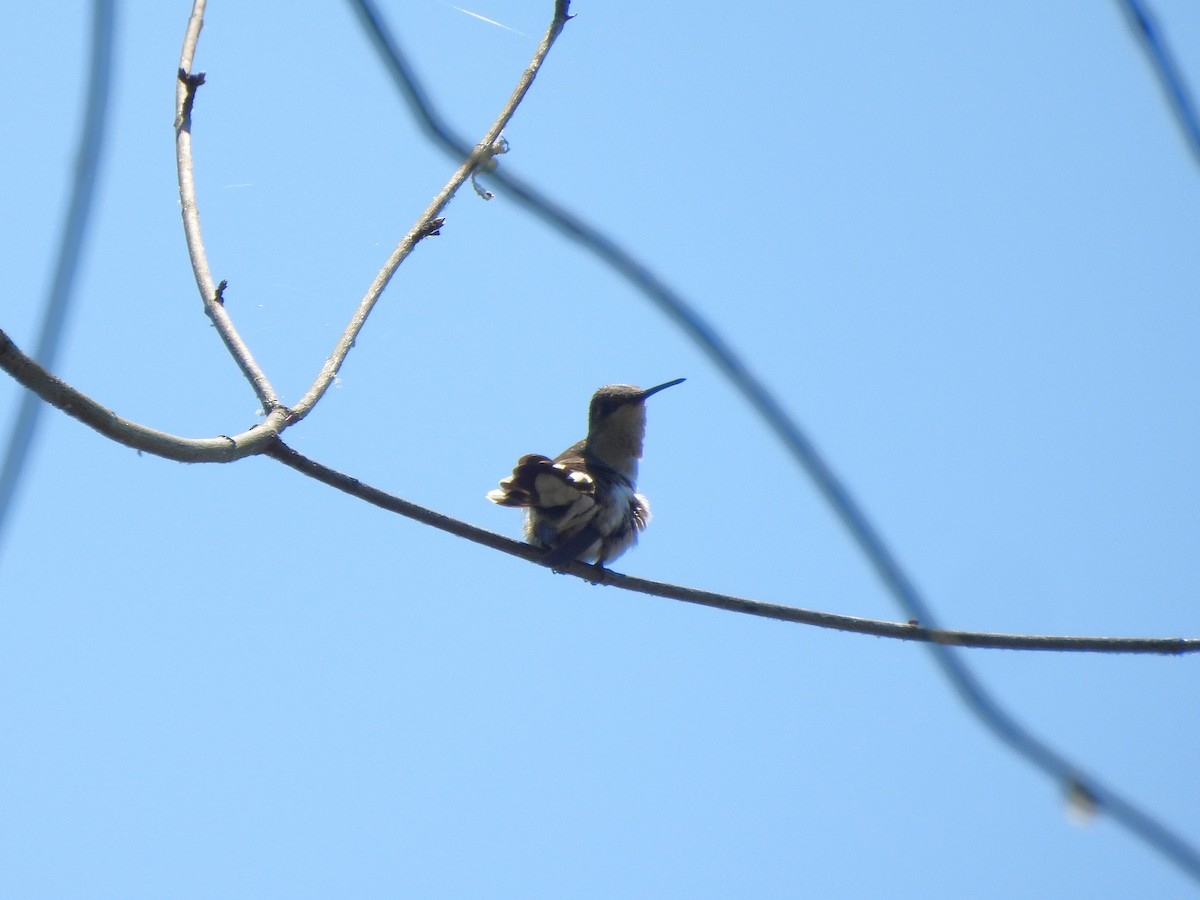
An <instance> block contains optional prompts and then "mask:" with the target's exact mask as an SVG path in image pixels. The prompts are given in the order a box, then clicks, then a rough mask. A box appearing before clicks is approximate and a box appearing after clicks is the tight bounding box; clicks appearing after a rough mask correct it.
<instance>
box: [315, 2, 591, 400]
mask: <svg viewBox="0 0 1200 900" xmlns="http://www.w3.org/2000/svg"><path fill="white" fill-rule="evenodd" d="M357 9H358V10H359V12H360V14H361V15H362V16H364V17H366V18H367V19H368V20H369V19H370V18H371V17H373V16H374V15H375V13H374V11H373V10H372V9H371V8H370V7H369V6H366V5H364V4H358V5H357ZM567 18H568V16H567V9H566V4H565V3H559V4H557V5H556V7H555V11H554V17H553V19H552V20H551V22H550V25H549V27H548V28H547V29H546V34H545V36H544V37H543V38H542V42H541V44H539V45H538V48H537V50H536V51H535V52H534V54H533V59H532V60H531V61H530V63H529V66H528V67H527V68H526V69H525V71H524V72H523V73H522V74H521V77H520V79H519V80H518V81H517V86H516V88H515V89H514V90H513V93H512V96H511V97H509V98H508V102H507V103H506V104H505V105H504V108H503V109H502V110H501V111H500V115H499V116H497V117H496V121H495V122H493V123H492V127H491V128H489V129H488V130H487V133H486V134H485V135H484V136H483V140H482V141H480V142H479V143H478V144H477V145H476V146H475V148H474V149H471V150H465V151H464V152H463V153H462V154H461V155H460V158H462V157H465V159H464V161H463V162H462V164H461V165H460V166H459V167H458V169H457V170H456V171H455V173H454V174H453V175H452V176H451V178H450V180H449V181H448V182H447V183H446V186H445V187H443V188H442V189H441V191H439V192H438V194H437V195H436V196H435V197H434V198H433V202H432V203H430V204H429V206H428V208H426V210H425V212H423V213H422V214H421V217H420V218H419V219H417V222H416V224H415V225H413V227H412V228H411V229H409V231H408V234H406V235H405V236H404V238H403V239H402V240H401V241H400V243H399V244H398V245H397V246H396V249H395V250H393V251H392V254H391V256H389V257H388V258H387V261H386V262H385V263H384V264H383V268H381V269H380V270H379V274H377V275H376V276H375V280H374V281H372V282H371V286H370V287H369V288H367V292H366V294H365V295H364V296H363V298H362V300H361V302H360V303H359V304H358V308H357V309H356V310H355V311H354V315H353V316H351V318H350V322H349V324H348V325H347V326H346V330H345V331H344V332H343V333H342V336H341V337H340V338H339V339H338V342H337V344H336V345H335V346H334V348H333V353H332V354H330V356H329V358H328V359H327V360H325V365H324V366H322V367H321V371H320V373H319V374H318V375H317V378H316V380H315V381H314V382H313V384H312V386H311V387H310V388H309V389H308V392H307V393H305V395H304V396H303V397H301V398H300V400H299V402H298V403H296V404H295V405H294V406H292V408H291V412H292V421H298V420H299V419H302V418H304V417H305V416H306V415H308V413H309V412H310V411H311V410H312V408H313V407H314V406H315V405H316V403H317V401H318V400H320V399H321V397H322V396H324V394H325V392H326V391H327V390H328V389H329V386H330V384H332V383H333V379H334V378H335V377H336V376H337V373H338V370H339V369H341V367H342V363H344V362H345V360H346V356H347V355H348V354H349V353H350V350H351V349H352V348H353V347H354V342H355V340H357V338H358V335H359V332H361V331H362V329H363V326H364V325H365V324H366V321H367V317H368V316H369V315H370V314H371V310H372V309H374V308H375V304H376V303H377V302H378V301H379V298H380V296H381V295H382V294H383V291H384V288H386V287H387V286H388V282H389V281H391V280H392V276H393V275H395V274H396V270H397V269H398V268H399V267H400V264H401V263H403V262H404V260H405V259H406V258H407V257H408V255H409V254H410V253H411V252H412V250H413V248H414V247H415V246H416V245H417V244H418V243H419V242H420V241H421V239H422V238H424V237H426V236H427V235H428V234H430V232H431V230H435V229H436V226H434V225H433V223H434V221H435V220H436V219H437V218H438V215H439V214H440V213H441V211H442V210H443V209H445V207H446V204H447V203H449V202H450V200H451V198H453V196H454V194H455V193H456V192H457V191H458V189H459V188H460V187H462V185H463V183H464V182H465V181H466V180H467V179H468V178H470V177H471V173H472V172H474V171H475V170H476V169H477V168H479V167H480V166H482V165H484V164H486V163H487V162H489V161H490V160H491V158H492V156H493V155H494V154H495V152H496V147H497V146H498V145H499V141H500V139H501V138H500V136H501V133H502V132H503V131H504V129H505V127H506V126H507V125H508V123H509V121H510V120H511V119H512V117H513V115H514V114H515V113H516V111H517V107H518V106H520V104H521V101H522V100H523V99H524V98H525V95H526V93H528V91H529V88H530V87H531V86H532V85H533V80H534V78H535V77H537V73H538V70H539V69H541V67H542V63H543V62H545V60H546V56H547V55H548V54H549V53H550V48H551V47H553V46H554V41H555V39H556V38H557V37H558V35H559V33H560V32H561V31H562V28H563V25H564V24H565V23H566V21H567ZM376 33H379V32H376Z"/></svg>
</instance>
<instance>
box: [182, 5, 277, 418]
mask: <svg viewBox="0 0 1200 900" xmlns="http://www.w3.org/2000/svg"><path fill="white" fill-rule="evenodd" d="M204 6H205V0H195V3H194V4H193V6H192V14H191V17H190V18H189V19H188V25H187V31H186V32H185V34H184V38H183V51H182V52H181V53H180V56H179V74H178V80H177V83H176V85H175V168H176V171H177V173H178V178H179V208H180V212H181V213H182V215H183V233H184V236H185V237H186V238H187V246H188V256H190V257H191V261H192V272H193V273H195V276H196V287H197V288H198V289H199V291H200V300H201V302H202V303H203V304H204V313H205V315H207V316H208V317H209V319H211V320H212V323H213V325H214V326H215V327H216V329H217V334H219V335H220V336H221V340H222V341H224V342H225V347H226V349H227V350H228V351H229V355H230V356H232V357H233V359H234V361H235V362H236V363H237V365H238V368H240V369H241V370H242V374H243V375H245V376H246V380H247V381H249V382H250V385H251V386H252V387H253V388H254V393H255V394H256V395H258V399H259V402H260V403H262V406H263V411H264V412H266V413H268V414H269V413H271V412H273V411H274V410H275V409H276V408H278V407H279V406H280V405H281V404H280V402H279V397H278V395H277V394H276V393H275V388H274V387H272V386H271V382H270V380H269V379H268V378H267V376H266V373H265V372H263V370H262V368H261V367H260V366H259V365H258V363H257V362H256V361H255V359H254V354H252V353H251V352H250V348H249V347H248V346H246V342H245V341H243V340H242V336H241V335H240V334H238V330H237V328H235V327H234V324H233V320H232V319H231V318H230V316H229V313H228V312H226V310H225V306H224V304H223V303H221V302H218V301H219V297H218V294H217V286H216V284H215V283H214V282H213V278H212V273H211V271H210V270H209V267H208V254H207V253H206V252H205V250H204V238H203V237H202V236H201V234H200V211H199V209H198V208H197V206H196V181H195V177H194V174H193V172H194V169H193V165H192V108H193V106H194V104H195V100H196V90H197V89H198V88H199V87H200V85H202V84H203V83H204V74H203V73H199V74H194V73H193V72H192V62H193V60H194V58H195V55H196V44H197V42H198V41H199V40H200V29H201V28H203V27H204Z"/></svg>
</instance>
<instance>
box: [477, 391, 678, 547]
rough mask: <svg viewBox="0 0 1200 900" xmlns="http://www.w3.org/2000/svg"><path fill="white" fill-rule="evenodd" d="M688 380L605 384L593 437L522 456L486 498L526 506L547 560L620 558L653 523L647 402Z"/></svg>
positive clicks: (595, 408) (591, 420)
mask: <svg viewBox="0 0 1200 900" xmlns="http://www.w3.org/2000/svg"><path fill="white" fill-rule="evenodd" d="M684 380H685V379H683V378H676V379H675V380H674V381H668V382H667V383H666V384H660V385H656V386H655V387H652V388H645V389H642V388H639V387H634V386H633V385H632V384H608V385H605V386H604V387H602V388H600V390H598V391H596V393H595V394H593V395H592V402H591V405H590V406H589V407H588V431H587V437H585V438H584V439H583V440H582V441H580V442H579V443H577V444H572V445H571V446H570V447H568V448H567V449H566V450H564V451H563V452H562V453H560V454H558V456H556V457H554V459H549V458H547V457H545V456H541V455H539V454H536V453H531V454H528V455H526V456H522V457H521V458H520V459H519V460H518V461H517V466H516V468H514V469H513V473H512V475H510V476H508V477H507V478H505V479H504V480H503V481H501V482H500V487H498V488H496V489H495V490H492V491H489V492H488V495H487V498H488V499H489V500H491V501H492V502H493V503H498V504H499V505H501V506H518V507H522V508H524V510H525V540H526V541H528V542H529V543H530V544H532V545H533V546H535V547H544V548H545V549H546V550H547V553H546V558H545V560H544V561H545V562H546V563H547V564H548V565H551V566H557V565H562V564H563V563H567V562H570V561H571V560H575V559H578V560H582V561H583V562H594V563H596V565H599V566H603V565H604V564H605V563H607V562H608V561H610V560H613V559H616V558H617V557H618V556H620V555H621V554H622V553H624V552H625V551H626V550H628V549H629V548H630V547H632V546H633V545H634V544H636V543H637V536H638V532H639V531H641V530H642V529H643V528H645V527H646V523H647V522H649V521H650V504H649V503H648V502H647V501H646V498H645V497H643V496H642V495H641V494H639V493H637V475H638V460H639V459H641V458H642V440H643V439H644V438H645V436H646V400H647V398H649V397H650V396H652V395H653V394H657V393H658V392H659V391H661V390H664V389H666V388H669V387H673V386H675V385H677V384H679V383H680V382H682V381H684Z"/></svg>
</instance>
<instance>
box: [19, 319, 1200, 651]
mask: <svg viewBox="0 0 1200 900" xmlns="http://www.w3.org/2000/svg"><path fill="white" fill-rule="evenodd" d="M0 369H3V370H4V371H5V372H7V373H8V374H10V375H11V376H12V377H13V378H14V379H16V380H17V381H18V382H20V383H21V384H22V385H24V386H25V387H27V388H29V390H31V391H33V392H34V393H36V394H37V395H38V396H39V397H41V398H42V399H43V400H45V401H46V402H47V403H49V404H51V405H52V406H55V407H57V408H59V409H61V410H62V411H63V412H65V413H66V414H67V415H69V416H72V417H74V418H76V419H78V420H79V421H80V422H82V423H83V424H85V425H87V426H89V427H90V428H93V429H95V430H96V431H98V432H100V433H101V434H103V435H104V436H105V437H108V438H111V439H112V440H114V441H116V442H117V443H120V444H124V445H125V446H127V447H132V448H134V449H135V450H139V451H143V452H145V453H152V454H154V455H155V456H162V457H165V458H166V459H173V460H176V461H177V462H197V463H201V462H207V463H225V462H233V461H234V460H238V459H243V458H245V457H247V456H254V455H263V456H269V457H271V458H272V459H274V460H277V461H278V462H281V463H283V464H284V465H285V466H288V467H290V468H292V469H295V470H296V471H298V472H300V473H302V474H304V475H307V476H309V477H310V478H313V479H315V480H316V481H320V482H322V483H323V484H327V485H329V486H330V487H334V488H337V489H338V490H339V491H342V492H344V493H347V494H349V495H351V496H352V497H357V498H359V499H360V500H365V501H366V502H368V503H371V504H373V505H374V506H378V507H380V508H381V509H386V510H388V511H389V512H394V513H398V514H400V515H402V516H405V517H407V518H410V519H413V520H414V521H417V522H421V523H422V524H425V525H430V526H432V527H434V528H437V529H439V530H441V531H445V532H447V533H448V534H453V535H456V536H458V537H461V538H466V539H467V540H469V541H472V542H474V543H476V544H482V545H483V546H485V547H490V548H492V549H493V550H499V551H500V552H501V553H507V554H508V555H510V556H516V557H519V558H520V559H524V560H528V561H529V562H534V563H539V564H541V565H545V564H546V563H545V559H546V552H545V551H544V550H542V549H539V548H537V547H533V546H530V545H529V544H525V543H522V542H521V541H514V540H513V539H511V538H508V537H505V536H504V535H502V534H496V533H495V532H494V531H488V530H486V529H484V528H479V527H477V526H475V525H471V524H468V523H467V522H463V521H461V520H459V519H454V518H451V517H450V516H446V515H443V514H441V513H439V512H435V511H433V510H431V509H426V508H425V507H423V506H418V505H417V504H415V503H411V502H409V501H408V500H404V499H402V498H400V497H397V496H395V495H394V494H389V493H387V492H386V491H382V490H380V489H379V488H376V487H372V486H371V485H369V484H365V483H363V482H362V481H360V480H358V479H357V478H354V477H352V476H350V475H346V474H344V473H342V472H338V471H337V470H335V469H331V468H329V467H328V466H325V465H322V464H321V463H319V462H316V461H315V460H312V459H309V458H308V457H306V456H304V455H302V454H300V453H297V452H296V451H295V450H293V449H292V448H291V447H288V446H287V445H286V444H284V443H283V442H282V441H281V440H279V439H278V435H279V432H280V430H281V429H282V428H283V427H284V424H285V419H286V417H287V410H285V409H283V408H278V409H276V410H274V411H272V412H271V414H270V415H268V416H267V420H266V421H265V422H264V423H263V424H261V425H258V426H256V427H254V428H251V429H250V430H248V431H245V432H242V433H241V434H236V435H233V436H226V435H219V436H217V437H211V438H184V437H178V436H176V435H173V434H167V433H166V432H163V431H156V430H155V429H153V428H148V427H146V426H145V425H139V424H138V423H136V422H131V421H129V420H128V419H123V418H121V417H120V416H118V415H117V414H116V413H114V412H113V411H112V410H110V409H108V408H106V407H104V406H101V405H100V404H99V403H97V402H96V401H95V400H93V399H91V398H90V397H88V396H86V395H84V394H82V393H80V392H79V391H77V390H76V389H75V388H73V387H71V386H70V385H68V384H66V383H65V382H63V381H62V380H61V379H59V378H56V377H55V376H54V375H51V374H50V373H49V372H47V371H46V370H45V369H44V368H42V367H41V366H39V365H38V364H37V363H36V362H34V361H33V360H32V359H30V358H29V357H28V356H26V355H25V354H23V353H22V352H21V351H20V350H19V349H18V348H17V346H16V345H15V344H14V343H13V342H12V340H10V339H9V337H8V335H6V334H5V333H4V332H3V331H0ZM559 571H562V572H563V573H564V574H568V575H574V576H575V577H577V578H581V579H583V580H584V581H589V582H592V583H593V584H605V585H609V586H611V587H617V588H621V589H622V590H627V591H634V592H636V593H640V594H649V595H651V596H655V597H665V598H667V599H670V600H682V601H683V602H685V603H696V604H699V605H701V606H710V607H712V608H714V609H723V610H726V611H727V612H736V613H744V614H747V615H752V616H762V617H763V618H767V619H776V620H778V621H781V622H795V623H797V624H801V625H815V626H816V627H818V628H831V629H834V630H837V631H848V632H852V633H855V634H869V635H874V636H876V637H884V638H893V639H898V640H905V641H920V642H924V643H931V644H944V645H953V646H957V647H972V648H993V649H1005V650H1058V651H1073V652H1081V651H1090V652H1095V653H1123V654H1130V653H1137V654H1163V655H1183V654H1188V653H1197V652H1200V638H1120V637H1116V638H1114V637H1071V636H1057V635H1025V634H996V633H989V632H977V631H950V630H945V629H934V628H926V627H923V626H922V625H920V624H919V623H899V622H886V621H882V620H879V619H863V618H859V617H857V616H843V615H838V614H837V613H827V612H819V611H816V610H809V609H802V608H800V607H796V606H784V605H782V604H778V603H767V602H765V601H762V600H750V599H747V598H745V597H735V596H732V595H730V594H718V593H715V592H713V591H704V590H700V589H698V588H689V587H683V586H681V585H675V584H666V583H664V582H661V581H650V580H649V579H645V578H637V577H634V576H632V575H623V574H621V573H620V572H614V571H612V570H610V569H604V568H600V567H598V566H590V565H587V564H586V563H581V562H572V563H568V564H567V565H566V566H563V567H562V568H561V569H560V570H559Z"/></svg>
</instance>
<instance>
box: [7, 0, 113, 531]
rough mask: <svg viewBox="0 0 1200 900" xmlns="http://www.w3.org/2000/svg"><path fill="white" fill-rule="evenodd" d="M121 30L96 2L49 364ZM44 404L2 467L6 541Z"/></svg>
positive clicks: (30, 410)
mask: <svg viewBox="0 0 1200 900" xmlns="http://www.w3.org/2000/svg"><path fill="white" fill-rule="evenodd" d="M115 30H116V0H97V2H96V3H94V4H93V15H92V43H91V58H90V62H89V64H88V73H87V81H86V84H87V99H86V101H85V104H84V107H85V108H84V114H83V128H82V129H81V131H80V136H79V150H78V153H77V155H76V157H75V180H74V184H73V186H72V189H71V200H70V203H69V205H68V207H67V216H66V220H65V222H64V223H63V230H62V237H61V239H60V242H59V247H58V257H57V259H56V261H55V264H54V280H53V281H52V282H51V285H50V292H49V294H48V295H47V298H46V308H45V311H44V312H43V316H42V330H41V333H40V334H39V335H38V340H37V347H36V349H35V350H34V356H35V357H36V358H37V359H38V360H40V361H41V363H42V364H43V365H45V366H47V367H51V366H53V365H54V363H55V361H56V360H57V358H58V348H59V344H60V341H61V339H62V333H63V326H64V325H65V323H66V319H67V309H68V307H69V306H70V302H71V296H72V293H73V289H74V287H75V273H76V272H77V271H78V269H79V258H80V256H81V255H82V254H83V244H84V240H85V238H86V237H87V226H88V219H89V217H90V213H91V209H92V199H93V198H94V196H95V194H96V182H97V180H98V176H99V172H100V153H101V149H102V148H103V145H104V135H105V128H106V126H107V124H108V114H107V113H108V98H109V89H110V86H111V82H112V60H113V43H114V32H115ZM41 412H42V404H41V403H39V402H38V398H37V397H36V396H34V395H33V394H25V395H24V396H23V397H22V398H21V405H20V407H19V409H18V410H17V417H16V420H15V422H14V423H13V429H12V432H11V433H10V435H9V440H8V449H7V451H6V452H5V455H4V465H3V467H0V541H2V540H3V537H4V527H5V523H6V522H7V521H8V518H9V516H10V515H11V513H12V507H13V501H14V498H15V497H16V492H17V486H18V484H19V483H20V480H21V474H22V473H23V472H24V470H25V463H26V461H27V459H28V458H29V451H30V450H31V449H32V447H33V440H34V436H35V435H36V433H37V424H38V420H39V419H40V417H41Z"/></svg>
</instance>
